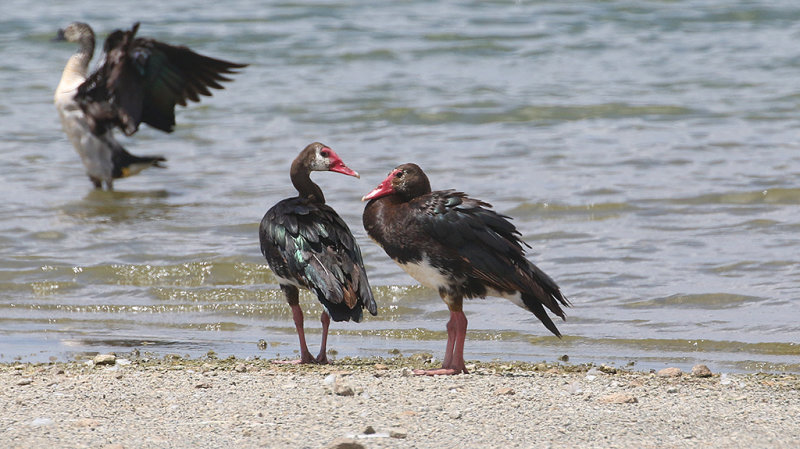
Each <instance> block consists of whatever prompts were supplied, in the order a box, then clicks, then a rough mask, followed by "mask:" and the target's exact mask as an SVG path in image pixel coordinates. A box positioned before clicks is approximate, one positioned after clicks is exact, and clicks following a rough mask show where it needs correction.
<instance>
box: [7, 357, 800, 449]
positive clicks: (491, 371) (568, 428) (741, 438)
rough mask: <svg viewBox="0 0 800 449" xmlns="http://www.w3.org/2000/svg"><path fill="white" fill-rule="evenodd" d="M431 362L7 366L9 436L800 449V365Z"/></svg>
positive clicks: (92, 442)
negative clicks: (726, 369) (445, 371)
mask: <svg viewBox="0 0 800 449" xmlns="http://www.w3.org/2000/svg"><path fill="white" fill-rule="evenodd" d="M127 357H130V358H127ZM95 362H96V363H95ZM432 366H433V365H432V364H431V363H430V355H429V354H424V353H421V354H416V355H412V356H409V357H399V356H398V357H386V358H384V357H368V358H343V359H340V360H336V361H334V362H333V363H332V364H330V365H300V366H297V365H280V364H275V363H273V361H272V360H265V359H254V360H243V359H236V358H234V357H228V358H225V359H218V358H215V357H213V355H212V356H211V357H203V358H192V359H186V358H182V357H178V356H167V357H163V358H148V357H136V354H135V353H132V354H126V355H120V356H119V357H113V356H106V357H105V358H103V356H98V357H96V358H95V359H94V360H85V361H72V362H51V363H18V362H14V363H2V364H0V385H2V386H3V388H2V393H0V407H2V408H1V409H2V410H3V412H2V414H0V446H2V447H8V448H23V447H24V448H39V447H42V448H44V447H46V448H59V447H99V448H108V449H112V448H113V449H119V448H134V447H245V448H246V447H304V448H305V447H308V448H325V447H336V445H335V444H336V442H343V441H347V442H349V443H350V444H355V445H356V446H350V447H358V445H360V446H361V447H365V448H406V447H420V448H423V447H455V446H458V445H464V444H465V442H471V446H472V447H521V448H522V447H578V448H591V447H726V448H728V447H742V448H744V447H748V448H750V447H770V448H774V447H787V448H788V447H800V375H797V374H764V373H759V374H712V375H711V376H710V377H695V376H693V375H692V374H691V373H685V372H684V373H681V374H680V375H677V376H674V377H669V376H667V374H666V373H662V372H661V371H659V372H658V373H653V372H642V371H635V370H629V369H625V368H618V367H610V366H605V365H600V366H595V365H590V364H589V365H570V364H561V363H522V362H468V368H471V372H470V374H466V375H457V376H434V377H428V376H415V375H413V374H412V373H411V370H413V369H416V368H429V367H432ZM671 374H672V375H675V374H677V373H675V372H674V371H673V372H672V373H671ZM342 439H344V440H342ZM340 447H347V446H340Z"/></svg>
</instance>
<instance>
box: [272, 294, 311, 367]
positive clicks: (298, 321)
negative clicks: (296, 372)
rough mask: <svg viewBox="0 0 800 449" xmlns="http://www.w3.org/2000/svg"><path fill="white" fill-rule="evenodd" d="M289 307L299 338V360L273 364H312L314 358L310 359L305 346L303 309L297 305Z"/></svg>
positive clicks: (279, 361) (280, 361)
mask: <svg viewBox="0 0 800 449" xmlns="http://www.w3.org/2000/svg"><path fill="white" fill-rule="evenodd" d="M289 307H291V308H292V319H294V327H295V329H297V336H298V337H299V338H300V360H290V361H282V360H277V361H275V362H274V363H280V364H293V365H296V364H299V363H313V362H314V357H311V353H310V352H308V346H306V334H305V332H304V331H303V309H301V308H300V306H299V305H297V304H292V305H290V306H289Z"/></svg>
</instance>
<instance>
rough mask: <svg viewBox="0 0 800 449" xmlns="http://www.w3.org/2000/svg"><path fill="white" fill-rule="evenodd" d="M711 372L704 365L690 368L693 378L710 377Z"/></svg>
mask: <svg viewBox="0 0 800 449" xmlns="http://www.w3.org/2000/svg"><path fill="white" fill-rule="evenodd" d="M711 375H712V373H711V370H710V369H708V367H707V366H705V365H695V366H693V367H692V376H694V377H711Z"/></svg>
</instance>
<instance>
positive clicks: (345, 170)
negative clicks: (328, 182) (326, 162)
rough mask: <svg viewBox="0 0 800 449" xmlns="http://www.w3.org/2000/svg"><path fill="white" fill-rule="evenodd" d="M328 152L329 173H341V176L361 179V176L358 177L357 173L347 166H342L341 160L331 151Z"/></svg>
mask: <svg viewBox="0 0 800 449" xmlns="http://www.w3.org/2000/svg"><path fill="white" fill-rule="evenodd" d="M330 151H331V155H330V160H331V165H330V166H329V167H328V170H329V171H335V172H336V173H341V174H343V175H347V176H355V177H356V178H361V176H359V174H358V172H357V171H355V170H352V169H351V168H350V167H348V166H347V165H344V162H343V161H342V158H340V157H339V155H338V154H336V153H334V152H333V150H330Z"/></svg>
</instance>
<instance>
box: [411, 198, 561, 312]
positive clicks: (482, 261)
mask: <svg viewBox="0 0 800 449" xmlns="http://www.w3.org/2000/svg"><path fill="white" fill-rule="evenodd" d="M420 201H421V202H420V204H417V205H416V207H421V208H423V210H424V212H425V213H423V214H419V215H418V217H419V218H418V219H419V220H422V225H423V228H424V229H425V230H426V232H427V233H429V235H431V237H433V239H434V240H435V241H436V242H438V243H439V244H441V245H443V246H444V247H445V248H447V249H448V250H449V251H452V252H454V253H455V254H456V255H457V256H458V258H460V260H461V261H462V263H463V265H462V268H463V269H464V270H465V271H466V272H467V273H468V274H469V276H470V277H471V278H473V279H477V280H480V281H481V282H483V283H484V284H485V285H486V286H487V287H490V288H493V289H495V290H498V291H504V292H520V293H521V294H522V295H523V296H526V295H534V296H535V297H536V298H537V299H538V300H539V301H540V302H541V303H542V304H544V305H545V306H547V307H548V308H549V309H550V310H552V311H553V312H554V313H556V314H557V315H559V316H562V317H563V311H562V310H561V308H560V307H559V305H558V303H559V302H560V303H562V304H564V305H567V304H568V303H567V300H566V298H564V297H563V296H562V294H561V291H560V289H559V288H558V285H556V283H555V282H554V281H553V280H552V279H551V278H550V277H549V276H547V274H545V273H544V272H543V271H542V270H540V269H539V268H538V267H536V266H535V265H534V264H533V263H531V262H530V261H528V260H527V259H526V258H525V250H524V248H523V246H528V245H527V244H526V243H525V242H523V241H522V240H520V238H519V237H520V233H519V231H517V228H516V227H515V226H514V225H513V224H512V223H511V222H510V221H509V220H510V218H509V217H507V216H505V215H501V214H498V213H497V212H495V211H493V210H491V209H490V208H491V207H492V206H491V205H490V204H488V203H485V202H483V201H479V200H476V199H473V198H469V197H467V196H466V195H465V194H464V193H462V192H456V191H453V190H445V191H436V192H432V193H431V194H430V195H426V196H424V197H421V198H420Z"/></svg>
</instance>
